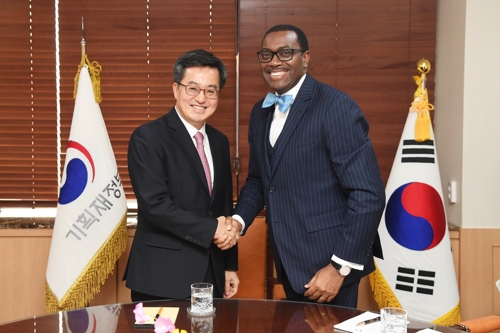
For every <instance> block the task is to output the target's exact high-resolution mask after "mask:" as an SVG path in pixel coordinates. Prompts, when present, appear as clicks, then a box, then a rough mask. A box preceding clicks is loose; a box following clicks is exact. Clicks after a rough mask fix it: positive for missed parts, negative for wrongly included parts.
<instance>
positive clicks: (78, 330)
mask: <svg viewBox="0 0 500 333" xmlns="http://www.w3.org/2000/svg"><path fill="white" fill-rule="evenodd" d="M144 306H164V307H178V308H179V314H178V316H177V320H176V322H175V325H176V327H178V328H182V329H185V330H186V331H187V332H189V333H195V332H194V331H196V329H195V327H196V326H201V325H203V324H207V322H206V321H209V323H208V324H209V326H210V325H211V326H212V327H213V331H212V332H213V333H245V332H248V333H265V332H272V333H284V332H286V333H295V332H296V333H311V332H314V333H320V332H321V333H323V332H334V329H333V325H334V324H337V323H339V322H342V321H344V320H347V319H349V318H352V317H354V316H356V315H358V314H360V313H362V312H364V311H363V310H357V309H350V308H343V307H336V306H328V305H320V304H308V303H297V302H288V301H273V300H251V299H215V300H214V306H215V307H216V313H215V315H214V316H212V317H209V318H196V317H190V316H189V315H188V314H187V312H186V308H187V307H188V306H190V302H189V300H172V301H155V302H145V303H144ZM134 308H135V304H134V303H126V304H110V305H103V306H95V307H88V308H85V309H80V310H74V311H67V312H59V313H56V314H50V315H42V316H36V317H33V318H31V317H30V318H26V319H23V320H19V321H13V322H10V323H5V324H3V325H0V333H21V332H22V333H31V332H33V333H70V332H71V333H90V332H94V333H115V332H116V333H128V332H133V333H150V332H153V331H154V330H153V329H146V328H134V321H135V320H134V313H133V312H132V310H133V309H134ZM203 321H205V322H203ZM68 326H69V328H68ZM94 327H95V328H96V329H95V330H94ZM192 327H193V329H192ZM424 328H433V329H435V330H437V331H440V332H443V333H456V332H460V331H457V330H454V329H452V328H448V327H442V326H435V325H433V324H429V323H424V322H420V321H417V320H412V319H410V324H409V327H408V333H415V332H417V331H419V330H421V329H424ZM198 332H199V333H212V332H209V331H206V330H205V331H203V330H202V331H198ZM337 332H339V333H340V332H342V331H338V330H337Z"/></svg>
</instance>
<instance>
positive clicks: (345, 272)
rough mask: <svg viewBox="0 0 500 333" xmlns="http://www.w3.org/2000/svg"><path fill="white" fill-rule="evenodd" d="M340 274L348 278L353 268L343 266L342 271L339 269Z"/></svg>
mask: <svg viewBox="0 0 500 333" xmlns="http://www.w3.org/2000/svg"><path fill="white" fill-rule="evenodd" d="M339 273H340V275H342V276H346V275H348V274H349V273H351V268H350V267H348V266H342V267H340V269H339Z"/></svg>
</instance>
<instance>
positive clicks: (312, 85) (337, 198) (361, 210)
mask: <svg viewBox="0 0 500 333" xmlns="http://www.w3.org/2000/svg"><path fill="white" fill-rule="evenodd" d="M258 58H259V61H260V63H261V72H262V77H263V78H264V81H265V82H266V83H267V84H268V85H269V87H270V88H271V89H272V90H273V91H274V93H272V94H271V93H270V94H268V97H266V99H265V100H261V101H259V102H257V103H256V104H255V106H254V108H253V110H252V114H251V117H250V124H249V134H248V141H249V145H250V161H249V168H248V178H247V181H246V184H245V186H244V187H243V188H242V191H241V195H240V197H239V200H238V204H237V206H236V209H235V215H234V216H233V217H234V218H235V220H238V221H239V222H240V223H239V224H238V223H235V222H234V221H232V220H231V218H228V220H227V223H228V224H229V223H232V224H233V225H234V226H235V227H236V228H237V229H240V228H243V230H245V224H246V228H248V226H249V225H250V224H251V223H252V221H253V220H254V218H255V216H256V215H257V214H258V213H259V212H260V211H261V209H262V208H263V207H264V206H265V207H266V219H267V223H268V225H269V235H270V239H271V246H272V252H273V255H274V259H275V264H276V269H277V273H278V278H279V279H281V281H282V283H283V287H284V289H285V293H286V296H287V299H289V300H295V301H305V302H314V301H317V302H319V303H329V304H336V305H342V306H350V307H356V305H357V294H358V285H359V281H360V279H361V277H363V276H364V275H366V274H368V273H370V272H372V271H373V270H374V262H373V252H374V249H375V250H379V249H380V251H381V248H380V246H374V243H376V240H377V241H378V245H380V242H379V240H378V234H377V228H378V225H379V222H380V218H381V215H382V212H383V209H384V204H385V192H384V186H383V184H382V180H381V177H380V170H379V167H378V163H377V159H376V156H375V154H374V151H373V149H372V145H371V141H370V139H369V138H368V137H367V134H368V123H367V122H366V120H365V118H364V116H363V114H362V112H361V110H360V109H359V107H358V105H357V104H356V103H355V102H354V101H353V100H352V99H351V98H350V97H349V96H347V95H346V94H344V93H343V92H341V91H339V90H336V89H334V88H332V87H330V86H328V85H326V84H323V83H321V82H318V81H316V80H315V79H313V78H312V77H311V76H310V75H309V74H307V68H308V66H309V59H310V54H309V46H308V42H307V38H306V36H305V34H304V33H303V32H302V30H300V29H299V28H297V27H294V26H291V25H278V26H275V27H273V28H271V29H269V30H268V31H267V33H266V35H265V36H264V39H263V41H262V45H261V51H260V52H258ZM286 95H290V96H289V97H290V98H289V99H287V97H286ZM278 97H280V98H279V99H277V98H278ZM275 99H277V100H275ZM240 224H241V226H240ZM378 254H380V255H381V253H378Z"/></svg>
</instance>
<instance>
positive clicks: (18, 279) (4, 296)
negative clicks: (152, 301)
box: [0, 229, 52, 323]
mask: <svg viewBox="0 0 500 333" xmlns="http://www.w3.org/2000/svg"><path fill="white" fill-rule="evenodd" d="M51 239H52V230H51V229H41V230H37V229H9V230H5V229H4V230H0V253H1V255H2V259H1V260H0V323H2V322H5V321H11V320H15V319H20V318H25V317H28V316H33V315H38V314H42V313H44V312H45V311H44V307H45V271H46V268H47V260H48V257H49V250H50V242H51Z"/></svg>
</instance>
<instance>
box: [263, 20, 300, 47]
mask: <svg viewBox="0 0 500 333" xmlns="http://www.w3.org/2000/svg"><path fill="white" fill-rule="evenodd" d="M278 31H293V32H295V34H296V35H297V42H299V45H300V48H301V49H302V50H304V51H308V50H309V42H308V41H307V37H306V34H305V33H304V31H302V30H301V29H299V28H297V27H296V26H294V25H291V24H278V25H275V26H274V27H272V28H271V29H269V30H267V32H266V34H265V35H264V38H262V42H264V39H265V38H266V36H267V35H268V34H270V33H271V32H278ZM261 45H262V44H261Z"/></svg>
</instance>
